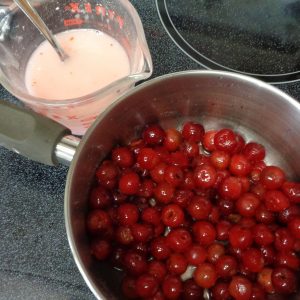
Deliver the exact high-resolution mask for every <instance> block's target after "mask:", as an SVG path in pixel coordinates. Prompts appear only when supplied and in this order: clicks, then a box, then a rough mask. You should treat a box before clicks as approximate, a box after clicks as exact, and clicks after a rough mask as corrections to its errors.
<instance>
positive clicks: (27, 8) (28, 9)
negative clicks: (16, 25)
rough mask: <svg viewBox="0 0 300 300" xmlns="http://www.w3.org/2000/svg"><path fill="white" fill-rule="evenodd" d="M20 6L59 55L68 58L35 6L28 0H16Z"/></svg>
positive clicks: (63, 58) (62, 58)
mask: <svg viewBox="0 0 300 300" xmlns="http://www.w3.org/2000/svg"><path fill="white" fill-rule="evenodd" d="M14 2H15V3H16V4H17V5H18V6H19V8H20V9H21V10H22V11H23V12H24V13H25V14H26V16H27V17H28V18H29V19H30V21H31V22H32V23H33V25H34V26H35V27H36V28H37V29H38V30H39V31H40V32H41V34H42V35H43V36H44V37H45V39H46V40H47V41H48V42H49V43H50V44H51V45H52V47H53V48H54V50H55V51H56V53H57V54H58V56H59V57H60V59H61V60H62V61H64V60H65V59H67V58H68V55H67V54H66V53H65V51H64V50H63V49H62V48H61V46H60V45H59V44H58V43H57V41H56V39H55V37H54V36H53V34H52V33H51V31H50V29H49V28H48V27H47V25H46V24H45V22H44V21H43V20H42V19H41V17H40V16H39V14H38V13H37V11H36V10H35V8H34V7H33V6H32V5H31V4H30V3H29V2H28V1H27V0H14Z"/></svg>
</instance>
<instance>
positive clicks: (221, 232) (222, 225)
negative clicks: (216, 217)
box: [216, 220, 232, 241]
mask: <svg viewBox="0 0 300 300" xmlns="http://www.w3.org/2000/svg"><path fill="white" fill-rule="evenodd" d="M231 226H232V225H231V223H230V222H228V221H225V220H222V221H220V222H219V223H217V226H216V230H217V240H219V241H227V240H228V237H229V230H230V228H231Z"/></svg>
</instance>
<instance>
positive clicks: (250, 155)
mask: <svg viewBox="0 0 300 300" xmlns="http://www.w3.org/2000/svg"><path fill="white" fill-rule="evenodd" d="M242 153H243V154H244V155H245V157H246V158H247V159H248V160H250V161H254V162H256V161H259V160H263V159H264V158H265V154H266V151H265V147H264V146H263V145H261V144H258V143H255V142H250V143H247V144H246V145H245V147H244V149H243V151H242Z"/></svg>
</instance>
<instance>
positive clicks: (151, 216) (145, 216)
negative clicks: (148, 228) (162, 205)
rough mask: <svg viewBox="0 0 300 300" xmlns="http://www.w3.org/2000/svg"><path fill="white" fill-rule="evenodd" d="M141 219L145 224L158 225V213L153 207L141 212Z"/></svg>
mask: <svg viewBox="0 0 300 300" xmlns="http://www.w3.org/2000/svg"><path fill="white" fill-rule="evenodd" d="M141 219H142V220H143V221H144V222H145V223H148V224H152V225H158V224H159V223H160V212H159V210H158V209H157V208H155V207H147V208H145V209H144V210H143V211H142V215H141Z"/></svg>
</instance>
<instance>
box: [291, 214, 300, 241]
mask: <svg viewBox="0 0 300 300" xmlns="http://www.w3.org/2000/svg"><path fill="white" fill-rule="evenodd" d="M288 228H289V230H290V232H291V233H292V235H293V236H294V237H295V238H296V239H300V217H294V218H293V219H292V220H290V221H289V223H288Z"/></svg>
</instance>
